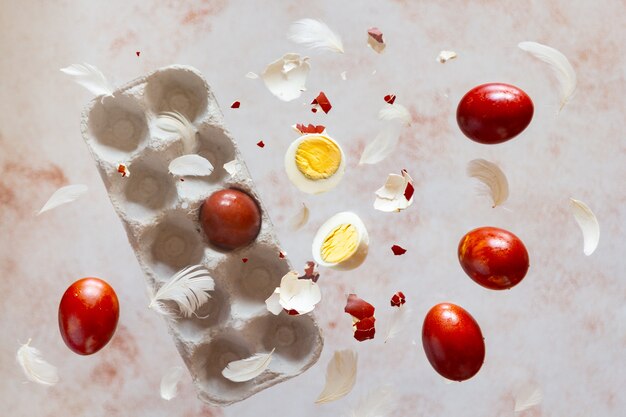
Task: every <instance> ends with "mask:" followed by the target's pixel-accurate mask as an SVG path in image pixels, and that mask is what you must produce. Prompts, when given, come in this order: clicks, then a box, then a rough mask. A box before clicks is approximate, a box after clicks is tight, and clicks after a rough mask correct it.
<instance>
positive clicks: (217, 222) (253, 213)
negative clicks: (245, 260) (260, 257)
mask: <svg viewBox="0 0 626 417" xmlns="http://www.w3.org/2000/svg"><path fill="white" fill-rule="evenodd" d="M200 224H201V226H202V229H203V230H204V233H205V235H206V237H207V239H208V240H209V242H210V243H211V244H212V245H215V246H217V247H218V248H221V249H225V250H233V249H238V248H241V247H244V246H247V245H249V244H250V243H252V242H253V241H254V240H255V239H256V237H257V235H258V234H259V231H260V230H261V210H260V208H259V206H258V204H257V203H256V201H255V200H254V199H253V198H252V197H250V196H249V195H248V194H246V193H244V192H243V191H240V190H235V189H225V190H220V191H216V192H214V193H213V194H211V195H210V196H209V197H207V199H206V200H205V201H204V203H203V204H202V207H201V208H200Z"/></svg>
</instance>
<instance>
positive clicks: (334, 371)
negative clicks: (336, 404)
mask: <svg viewBox="0 0 626 417" xmlns="http://www.w3.org/2000/svg"><path fill="white" fill-rule="evenodd" d="M357 362H358V355H357V353H356V351H354V350H352V349H346V350H337V351H335V354H334V355H333V358H332V359H331V360H330V362H328V367H327V368H326V384H325V385H324V389H323V390H322V392H321V394H320V395H319V397H317V400H316V401H315V404H325V403H329V402H331V401H335V400H338V399H340V398H342V397H345V396H346V395H348V394H349V393H350V391H352V388H354V384H355V383H356V374H357Z"/></svg>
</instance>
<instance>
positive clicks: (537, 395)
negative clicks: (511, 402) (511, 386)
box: [514, 386, 543, 413]
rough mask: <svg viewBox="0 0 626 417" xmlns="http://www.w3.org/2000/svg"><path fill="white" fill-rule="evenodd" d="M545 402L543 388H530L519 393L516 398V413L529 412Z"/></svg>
mask: <svg viewBox="0 0 626 417" xmlns="http://www.w3.org/2000/svg"><path fill="white" fill-rule="evenodd" d="M542 400H543V394H542V393H541V388H539V387H538V386H528V387H525V389H524V390H523V391H522V392H520V393H518V395H517V396H516V398H515V408H514V411H515V412H516V413H517V412H520V411H524V410H527V409H529V408H531V407H534V406H536V405H538V404H541V401H542Z"/></svg>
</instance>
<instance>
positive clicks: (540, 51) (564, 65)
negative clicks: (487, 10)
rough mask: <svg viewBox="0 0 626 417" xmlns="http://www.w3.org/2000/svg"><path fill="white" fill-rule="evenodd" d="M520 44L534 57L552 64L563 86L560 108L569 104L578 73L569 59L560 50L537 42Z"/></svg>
mask: <svg viewBox="0 0 626 417" xmlns="http://www.w3.org/2000/svg"><path fill="white" fill-rule="evenodd" d="M518 46H519V47H520V48H521V49H522V50H523V51H526V52H528V53H530V54H531V55H533V56H534V57H536V58H538V59H540V60H542V61H543V62H545V63H547V64H548V65H550V68H552V70H553V71H554V73H555V74H556V77H557V79H558V81H559V85H560V88H561V105H560V109H562V108H563V106H565V104H567V102H568V101H569V99H570V98H571V97H572V95H573V94H574V91H575V90H576V73H575V72H574V67H572V64H570V62H569V60H568V59H567V57H566V56H565V55H563V54H562V53H561V52H560V51H558V50H556V49H554V48H551V47H549V46H547V45H542V44H540V43H537V42H520V43H519V44H518Z"/></svg>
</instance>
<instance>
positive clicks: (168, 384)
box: [161, 366, 185, 401]
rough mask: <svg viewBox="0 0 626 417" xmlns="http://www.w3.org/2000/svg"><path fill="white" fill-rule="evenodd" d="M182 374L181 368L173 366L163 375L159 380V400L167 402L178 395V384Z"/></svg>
mask: <svg viewBox="0 0 626 417" xmlns="http://www.w3.org/2000/svg"><path fill="white" fill-rule="evenodd" d="M184 373H185V372H184V369H183V367H182V366H174V367H172V368H170V369H169V370H168V371H167V372H166V373H165V375H163V378H161V398H163V399H164V400H167V401H169V400H171V399H172V398H174V397H176V396H177V395H178V383H179V382H180V380H181V379H182V378H183V375H184Z"/></svg>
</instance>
